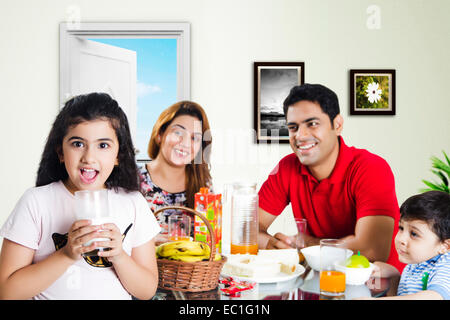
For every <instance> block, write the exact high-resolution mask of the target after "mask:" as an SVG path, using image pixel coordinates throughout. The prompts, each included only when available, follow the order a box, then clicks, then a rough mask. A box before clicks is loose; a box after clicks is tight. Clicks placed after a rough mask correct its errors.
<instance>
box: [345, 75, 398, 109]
mask: <svg viewBox="0 0 450 320" xmlns="http://www.w3.org/2000/svg"><path fill="white" fill-rule="evenodd" d="M350 115H395V70H394V69H351V70H350Z"/></svg>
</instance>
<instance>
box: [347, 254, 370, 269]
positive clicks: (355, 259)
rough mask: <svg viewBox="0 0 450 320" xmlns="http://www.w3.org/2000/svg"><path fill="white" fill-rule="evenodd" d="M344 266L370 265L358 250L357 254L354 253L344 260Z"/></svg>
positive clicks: (363, 266)
mask: <svg viewBox="0 0 450 320" xmlns="http://www.w3.org/2000/svg"><path fill="white" fill-rule="evenodd" d="M345 266H346V267H347V268H368V267H370V263H369V260H367V258H366V257H364V256H362V255H361V253H360V252H359V251H358V254H354V255H353V256H351V257H350V258H348V259H347V261H346V262H345Z"/></svg>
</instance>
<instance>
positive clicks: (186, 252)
mask: <svg viewBox="0 0 450 320" xmlns="http://www.w3.org/2000/svg"><path fill="white" fill-rule="evenodd" d="M210 253H211V249H210V247H209V246H208V245H207V244H206V243H203V242H198V241H188V240H183V241H173V242H166V243H163V244H161V245H159V246H158V248H157V249H156V255H157V256H158V257H161V258H169V257H172V256H203V255H207V256H208V257H209V255H210Z"/></svg>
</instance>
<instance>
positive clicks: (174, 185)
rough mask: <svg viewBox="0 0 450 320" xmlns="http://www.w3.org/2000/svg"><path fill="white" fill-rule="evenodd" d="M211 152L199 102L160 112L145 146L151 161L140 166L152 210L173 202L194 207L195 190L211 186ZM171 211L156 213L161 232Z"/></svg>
mask: <svg viewBox="0 0 450 320" xmlns="http://www.w3.org/2000/svg"><path fill="white" fill-rule="evenodd" d="M210 151H211V133H210V128H209V122H208V118H207V116H206V113H205V111H204V110H203V108H202V107H201V106H200V105H198V104H197V103H195V102H191V101H181V102H177V103H175V104H174V105H172V106H170V107H169V108H167V109H166V110H164V111H163V112H162V113H161V114H160V116H159V118H158V120H157V121H156V123H155V125H154V127H153V130H152V135H151V137H150V142H149V145H148V155H149V157H150V159H152V161H150V162H149V163H147V164H146V165H145V166H143V167H142V168H140V190H141V193H142V194H143V195H144V197H145V198H146V199H147V202H148V204H149V206H150V209H151V210H152V211H153V212H155V211H156V210H158V209H160V208H162V207H166V206H173V205H176V206H186V207H189V208H194V195H195V193H196V192H198V191H199V190H200V188H201V187H209V188H211V175H210V171H209V158H210ZM172 213H173V211H170V210H166V211H164V212H162V213H160V214H158V216H157V219H158V222H159V223H160V225H161V228H162V231H161V234H162V235H167V231H168V230H167V222H168V221H167V219H168V216H170V215H171V214H172ZM190 216H191V220H192V225H193V222H194V221H193V220H194V217H193V216H192V215H190ZM191 230H192V231H193V228H191ZM163 238H164V237H163ZM160 240H161V241H162V239H160Z"/></svg>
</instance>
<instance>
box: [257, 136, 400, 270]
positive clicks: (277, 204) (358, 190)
mask: <svg viewBox="0 0 450 320" xmlns="http://www.w3.org/2000/svg"><path fill="white" fill-rule="evenodd" d="M339 143H340V147H339V156H338V158H337V161H336V165H335V167H334V169H333V172H332V173H331V175H330V177H329V178H327V179H323V180H321V181H317V179H316V178H314V177H313V176H312V175H311V173H310V172H309V170H308V168H307V167H306V166H304V165H302V164H301V163H300V161H299V159H298V158H297V156H296V155H295V153H292V154H290V155H288V156H286V157H284V158H283V159H281V161H280V162H279V163H278V165H277V166H276V167H275V169H274V170H273V171H272V172H271V173H270V175H269V177H268V179H267V180H266V181H265V182H264V184H263V185H262V187H261V189H260V190H259V207H260V208H261V209H263V210H265V211H267V212H268V213H270V214H273V215H279V214H280V213H281V212H282V211H283V210H284V208H285V207H286V206H287V205H288V204H289V202H290V203H291V206H292V211H293V213H294V217H296V218H297V217H298V218H305V219H307V221H308V230H307V231H308V233H309V234H310V235H312V236H314V237H317V238H335V239H338V238H343V237H345V236H348V235H352V234H354V232H355V226H356V221H357V220H358V219H359V218H362V217H365V216H374V215H384V216H389V217H392V218H394V220H395V228H394V235H393V237H392V245H391V252H390V256H389V259H388V261H387V262H388V263H390V264H392V265H394V266H395V267H397V268H398V269H399V270H400V272H401V271H402V269H403V267H404V264H402V263H400V262H399V261H398V255H397V252H396V250H395V247H394V237H395V235H396V234H397V230H398V221H399V218H400V212H399V207H398V202H397V196H396V194H395V182H394V175H393V174H392V171H391V168H390V167H389V165H388V163H387V162H386V161H385V160H384V159H383V158H381V157H379V156H377V155H375V154H372V153H370V152H368V151H367V150H364V149H357V148H354V147H348V146H347V145H345V143H344V140H343V139H342V137H339Z"/></svg>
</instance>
